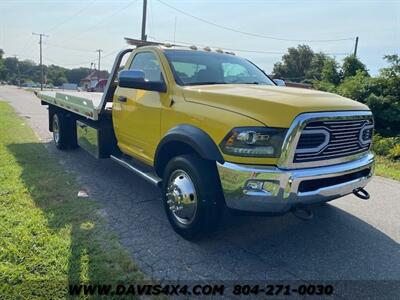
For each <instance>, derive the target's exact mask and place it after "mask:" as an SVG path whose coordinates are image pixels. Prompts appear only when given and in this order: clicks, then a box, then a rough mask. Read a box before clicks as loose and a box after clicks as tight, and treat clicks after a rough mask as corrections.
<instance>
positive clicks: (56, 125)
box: [53, 116, 60, 143]
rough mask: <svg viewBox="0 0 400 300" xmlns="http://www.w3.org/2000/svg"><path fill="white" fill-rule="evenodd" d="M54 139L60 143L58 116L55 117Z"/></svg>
mask: <svg viewBox="0 0 400 300" xmlns="http://www.w3.org/2000/svg"><path fill="white" fill-rule="evenodd" d="M53 139H54V141H55V142H56V143H58V142H59V141H60V127H59V126H58V118H57V116H54V117H53Z"/></svg>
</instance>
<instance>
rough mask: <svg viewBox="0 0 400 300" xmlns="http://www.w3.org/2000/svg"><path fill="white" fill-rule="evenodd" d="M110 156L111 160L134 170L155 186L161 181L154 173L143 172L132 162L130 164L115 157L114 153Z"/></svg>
mask: <svg viewBox="0 0 400 300" xmlns="http://www.w3.org/2000/svg"><path fill="white" fill-rule="evenodd" d="M110 158H111V159H112V160H114V161H115V162H117V163H118V164H119V165H121V166H123V167H125V168H127V169H128V170H130V171H132V172H134V173H135V174H137V175H139V176H140V177H142V178H143V179H145V180H147V181H148V182H150V183H152V184H154V185H155V186H159V185H160V183H161V178H159V177H157V176H156V175H155V174H150V173H148V172H144V171H142V170H140V169H139V168H137V167H135V166H133V165H132V164H130V163H129V162H127V161H125V160H123V159H120V158H118V157H115V156H114V155H110Z"/></svg>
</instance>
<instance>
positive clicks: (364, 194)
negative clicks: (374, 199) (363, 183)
mask: <svg viewBox="0 0 400 300" xmlns="http://www.w3.org/2000/svg"><path fill="white" fill-rule="evenodd" d="M353 194H354V195H356V196H357V197H358V198H360V199H363V200H368V199H369V194H368V192H367V191H366V190H364V189H363V188H358V189H355V190H353Z"/></svg>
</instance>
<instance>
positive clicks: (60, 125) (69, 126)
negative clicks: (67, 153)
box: [52, 112, 78, 150]
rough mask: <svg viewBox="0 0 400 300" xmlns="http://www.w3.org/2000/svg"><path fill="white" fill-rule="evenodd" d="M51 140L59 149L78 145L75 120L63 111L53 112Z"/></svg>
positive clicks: (72, 147)
mask: <svg viewBox="0 0 400 300" xmlns="http://www.w3.org/2000/svg"><path fill="white" fill-rule="evenodd" d="M52 130H53V141H54V143H55V145H56V147H57V148H58V149H60V150H65V149H74V148H77V147H78V144H77V139H76V124H75V120H73V119H72V118H68V117H67V116H66V115H65V114H63V113H58V112H57V113H54V114H53V118H52Z"/></svg>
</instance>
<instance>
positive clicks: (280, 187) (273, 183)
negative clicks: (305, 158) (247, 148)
mask: <svg viewBox="0 0 400 300" xmlns="http://www.w3.org/2000/svg"><path fill="white" fill-rule="evenodd" d="M217 168H218V172H219V176H220V179H221V184H222V189H223V192H224V196H225V203H226V205H227V206H228V207H229V208H232V209H237V210H243V211H252V212H267V213H277V214H279V213H285V212H287V211H289V210H290V209H291V208H292V207H295V206H301V205H307V204H313V203H320V202H327V201H330V200H333V199H336V198H339V197H342V196H345V195H347V194H350V193H352V192H353V190H354V189H357V188H361V187H364V186H365V185H366V184H367V183H368V182H369V180H370V179H371V177H372V175H373V172H374V156H373V154H372V153H368V154H366V155H365V156H363V157H361V158H359V159H357V160H354V161H351V162H346V163H342V164H337V165H332V166H321V167H314V168H306V169H293V170H286V169H280V168H277V167H273V166H255V165H240V164H233V163H228V162H225V163H224V164H219V163H217ZM325 179H326V180H325Z"/></svg>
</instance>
